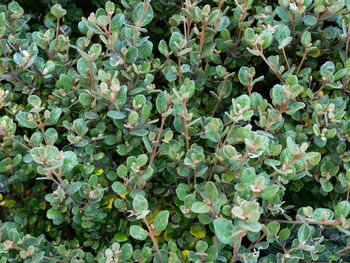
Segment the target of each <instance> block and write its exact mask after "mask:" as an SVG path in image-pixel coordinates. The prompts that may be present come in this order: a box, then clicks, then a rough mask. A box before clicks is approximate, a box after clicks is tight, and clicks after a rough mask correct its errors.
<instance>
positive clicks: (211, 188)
mask: <svg viewBox="0 0 350 263" xmlns="http://www.w3.org/2000/svg"><path fill="white" fill-rule="evenodd" d="M204 190H205V193H206V194H207V196H208V198H209V200H210V201H211V202H215V201H216V200H218V196H219V194H218V190H217V188H216V186H215V184H214V183H213V182H207V183H206V184H205V186H204Z"/></svg>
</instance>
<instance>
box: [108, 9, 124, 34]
mask: <svg viewBox="0 0 350 263" xmlns="http://www.w3.org/2000/svg"><path fill="white" fill-rule="evenodd" d="M124 23H125V16H124V15H123V14H121V13H119V14H116V15H115V16H113V18H112V20H111V31H115V30H117V29H119V28H121V27H122V25H123V24H124Z"/></svg>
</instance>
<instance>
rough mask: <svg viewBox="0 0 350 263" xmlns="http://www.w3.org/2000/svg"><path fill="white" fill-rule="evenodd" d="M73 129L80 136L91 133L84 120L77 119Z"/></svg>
mask: <svg viewBox="0 0 350 263" xmlns="http://www.w3.org/2000/svg"><path fill="white" fill-rule="evenodd" d="M73 127H74V129H75V131H76V132H77V133H78V134H79V135H80V136H84V135H85V134H86V133H87V132H88V131H89V129H88V127H87V125H86V123H85V121H84V120H83V119H76V120H75V121H74V122H73Z"/></svg>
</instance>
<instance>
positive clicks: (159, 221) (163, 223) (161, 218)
mask: <svg viewBox="0 0 350 263" xmlns="http://www.w3.org/2000/svg"><path fill="white" fill-rule="evenodd" d="M168 221H169V211H161V212H159V213H158V214H157V215H156V218H155V219H154V222H153V225H154V229H155V230H156V231H157V232H160V231H163V230H164V229H165V228H166V227H167V225H168Z"/></svg>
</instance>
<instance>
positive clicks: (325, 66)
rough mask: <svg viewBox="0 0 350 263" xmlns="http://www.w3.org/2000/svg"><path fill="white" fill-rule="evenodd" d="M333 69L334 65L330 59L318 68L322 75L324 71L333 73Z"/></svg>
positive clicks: (324, 73)
mask: <svg viewBox="0 0 350 263" xmlns="http://www.w3.org/2000/svg"><path fill="white" fill-rule="evenodd" d="M334 71H335V66H334V63H333V62H331V61H327V62H326V63H324V64H323V65H322V66H321V68H320V73H321V76H322V77H324V76H325V75H326V72H330V73H331V74H333V73H334Z"/></svg>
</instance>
